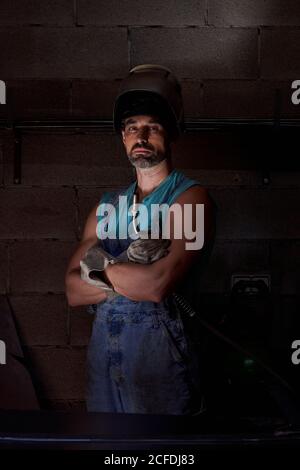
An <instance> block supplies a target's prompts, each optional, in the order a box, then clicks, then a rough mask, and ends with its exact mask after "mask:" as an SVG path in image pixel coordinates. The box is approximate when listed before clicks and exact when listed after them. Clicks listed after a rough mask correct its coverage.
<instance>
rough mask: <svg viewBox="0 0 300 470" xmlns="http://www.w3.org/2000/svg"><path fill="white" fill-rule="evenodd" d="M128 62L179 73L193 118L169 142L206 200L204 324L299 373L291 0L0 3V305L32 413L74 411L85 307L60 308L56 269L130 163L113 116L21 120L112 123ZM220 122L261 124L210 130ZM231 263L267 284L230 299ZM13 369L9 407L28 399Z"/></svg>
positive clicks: (297, 6)
mask: <svg viewBox="0 0 300 470" xmlns="http://www.w3.org/2000/svg"><path fill="white" fill-rule="evenodd" d="M140 63H158V64H162V65H165V66H168V67H170V68H171V69H172V70H173V71H174V72H175V73H176V74H177V75H178V77H179V79H180V81H181V84H182V88H183V98H184V106H185V115H186V118H187V121H188V122H190V123H192V122H195V121H196V122H197V123H198V127H200V128H201V129H200V130H194V131H191V128H192V126H191V125H190V127H189V128H190V131H189V132H186V134H185V135H184V137H183V138H182V139H181V140H180V141H179V142H178V143H177V144H176V145H175V146H174V149H173V155H174V158H173V161H174V166H176V167H177V168H179V169H181V170H182V171H184V172H185V173H186V174H187V175H188V176H191V177H193V178H196V179H198V180H199V181H200V182H201V183H202V184H203V185H204V186H206V187H207V188H208V189H209V191H210V194H211V195H212V197H213V199H214V200H215V202H216V204H217V206H218V220H217V237H216V242H215V246H214V249H213V252H212V256H211V260H210V264H209V266H208V269H207V271H206V274H205V275H204V276H203V278H202V279H201V280H200V279H199V292H201V301H199V305H200V307H201V306H203V313H204V314H205V316H206V318H209V319H210V320H211V321H212V322H213V323H214V324H215V325H219V324H220V323H221V322H222V320H224V317H225V318H226V319H227V320H228V325H230V328H231V329H232V331H231V332H233V334H234V335H235V336H236V337H237V338H238V337H239V338H242V337H243V338H244V337H247V338H246V339H247V340H249V342H250V343H251V342H252V343H253V342H254V343H255V347H254V348H258V349H259V348H261V347H262V346H263V345H265V347H266V349H267V350H268V355H269V356H270V357H271V358H272V360H273V362H274V365H278V366H279V368H280V369H281V371H282V372H284V373H285V374H286V375H287V376H288V377H290V379H291V381H292V382H294V383H295V384H296V383H299V382H297V381H298V376H299V371H300V365H299V366H295V365H292V364H291V353H292V350H291V343H292V341H293V340H295V339H300V325H299V307H300V301H299V279H300V264H299V263H300V261H299V260H300V222H299V196H300V180H299V162H298V159H299V156H298V155H299V148H298V147H297V145H299V144H298V142H299V139H298V132H299V130H298V128H297V127H295V126H293V127H292V128H290V127H289V128H288V129H285V127H284V125H285V124H286V123H290V122H291V121H289V120H292V119H293V120H295V123H296V124H297V120H298V119H299V118H300V105H299V106H295V105H293V104H292V103H291V93H292V91H291V83H292V81H293V80H297V79H300V2H299V1H297V0H294V1H292V0H280V1H279V0H267V1H262V0H203V1H201V0H198V1H196V0H190V1H179V0H165V1H157V0H154V1H151V2H150V1H148V0H139V1H117V0H110V1H99V0H85V1H83V0H77V1H75V0H61V1H58V0H57V1H47V0H32V1H29V0H27V1H17V0H0V79H1V80H4V81H5V82H6V85H7V105H1V106H0V120H1V127H0V264H1V270H0V293H1V310H2V312H3V318H4V316H5V315H6V316H7V317H8V316H10V315H12V316H13V318H14V320H15V325H16V329H17V332H18V335H19V338H20V341H21V345H22V348H23V353H24V357H23V358H21V359H20V356H21V353H20V351H18V353H16V352H15V351H12V346H11V343H9V344H8V353H10V354H12V355H14V356H15V358H16V357H19V359H18V361H19V362H20V361H21V362H24V363H25V364H26V367H27V368H28V370H29V371H30V373H31V377H32V379H33V382H34V385H35V387H36V390H37V395H38V399H39V403H40V406H42V407H43V408H48V409H70V408H72V409H73V408H84V373H85V354H86V346H87V343H88V339H89V335H90V332H91V324H92V316H91V315H88V314H87V313H86V309H85V307H82V308H69V307H68V306H67V303H66V299H65V295H64V274H65V270H66V267H67V263H68V260H69V257H70V256H71V254H72V252H73V251H74V249H75V247H76V245H77V243H78V241H79V240H80V237H81V234H82V229H83V226H84V222H85V219H86V217H87V214H88V213H89V211H90V210H91V208H92V207H93V206H94V205H95V203H96V202H97V201H98V200H100V197H101V194H102V193H103V191H104V190H108V189H111V188H118V187H120V186H126V185H128V184H129V183H130V182H131V181H132V178H133V172H132V169H131V167H130V166H129V165H128V163H127V158H126V156H125V155H124V152H123V149H122V145H121V142H120V140H119V138H118V137H116V136H115V135H114V134H113V132H112V130H111V127H110V123H108V125H107V127H106V128H105V126H103V128H100V127H99V128H98V129H95V128H91V127H83V126H82V125H80V124H78V125H77V126H76V127H75V128H74V127H69V128H65V127H64V128H57V127H51V126H50V127H47V128H43V129H41V128H40V127H31V128H30V130H29V129H28V128H27V129H25V128H24V127H22V124H23V125H24V123H25V122H26V121H29V120H36V121H54V120H62V121H65V120H79V119H80V120H83V121H86V122H87V120H97V121H99V122H102V121H111V117H112V107H113V102H114V99H115V97H116V93H117V90H118V86H119V83H120V80H121V79H122V78H123V77H124V76H125V75H126V73H127V72H128V70H129V68H130V67H132V66H134V65H137V64H140ZM209 119H214V120H216V121H214V122H213V124H212V125H211V129H210V130H208V129H205V123H206V126H207V120H209ZM227 119H242V120H252V119H261V120H268V121H267V123H268V125H266V126H265V127H264V126H262V128H261V129H259V130H258V129H257V128H256V127H255V128H254V127H253V126H252V125H249V126H247V127H243V130H242V131H241V127H240V126H237V127H235V126H233V127H226V126H223V127H221V128H220V127H219V126H218V124H217V123H218V122H220V120H223V121H224V120H225V123H226V122H227V121H226V120H227ZM257 122H258V121H257ZM201 123H202V124H201ZM258 123H260V124H261V125H262V123H261V122H260V121H259V122H258ZM102 124H103V122H102ZM18 126H19V127H18ZM105 129H106V130H105ZM16 140H18V142H19V143H20V144H21V146H20V147H19V149H20V150H19V154H16ZM16 155H17V156H18V157H17V160H16ZM20 162H21V166H20ZM16 168H17V170H16ZM18 168H19V169H20V168H21V173H20V172H19V171H18ZM16 174H17V178H16ZM264 178H265V179H264ZM241 272H242V273H248V274H249V273H250V274H251V273H252V274H253V273H266V274H269V275H270V278H271V287H270V293H269V294H268V295H267V296H265V297H263V298H261V297H259V296H254V297H252V298H251V300H249V298H247V297H241V298H238V299H235V298H234V299H233V298H232V292H231V276H232V275H233V274H236V273H241ZM2 312H0V314H1V313H2ZM248 327H249V328H248ZM243 329H244V330H246V333H245V331H244V332H242V330H243ZM247 335H248V336H247ZM251 335H252V336H251ZM249 336H250V339H249ZM0 338H1V339H4V338H3V335H2V334H1V331H0ZM255 339H257V342H256V341H255ZM0 367H2V368H3V367H6V366H0ZM297 367H298V369H297ZM3 370H4V369H2V371H3ZM17 375H18V374H17ZM17 375H16V377H17ZM18 380H19V379H17V378H15V384H16V386H15V388H14V390H15V393H16V396H15V397H13V396H11V397H12V398H11V403H12V405H11V404H10V405H9V406H13V407H20V408H26V407H27V406H28V402H27V404H26V399H25V398H24V396H25V394H23V389H22V386H20V385H19V383H18ZM22 380H24V379H22ZM22 380H21V383H23V382H22ZM4 403H6V402H5V401H4ZM0 406H1V403H0ZM5 406H6V404H4V407H5ZM30 406H31V405H30Z"/></svg>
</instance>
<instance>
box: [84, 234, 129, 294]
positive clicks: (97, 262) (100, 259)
mask: <svg viewBox="0 0 300 470" xmlns="http://www.w3.org/2000/svg"><path fill="white" fill-rule="evenodd" d="M118 261H120V258H116V257H114V256H112V255H110V254H109V253H107V251H105V250H104V249H103V248H102V247H101V245H100V243H99V242H98V243H96V244H95V245H93V246H92V247H90V248H89V249H88V250H87V252H86V253H85V256H84V258H83V259H82V260H80V267H81V279H82V280H83V281H85V282H87V283H88V284H91V285H92V286H95V287H99V288H100V289H103V290H105V291H106V293H107V296H108V299H110V298H113V297H116V296H117V295H119V294H117V292H115V291H114V290H113V288H112V286H109V285H108V284H107V283H106V282H104V281H103V280H102V279H101V277H100V274H101V272H102V271H104V269H105V268H106V267H107V266H108V265H109V264H114V263H117V262H118Z"/></svg>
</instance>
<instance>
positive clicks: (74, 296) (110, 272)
mask: <svg viewBox="0 0 300 470" xmlns="http://www.w3.org/2000/svg"><path fill="white" fill-rule="evenodd" d="M176 204H179V205H180V206H182V207H183V205H184V204H191V205H192V228H193V230H195V229H196V204H204V243H205V244H206V243H207V242H209V240H210V238H211V237H212V236H213V230H214V221H213V204H212V201H211V199H210V197H209V195H208V192H207V190H206V189H205V188H202V187H200V186H193V187H191V188H189V189H188V190H186V191H184V192H183V193H182V194H181V195H180V196H179V197H178V198H177V200H176ZM96 208H97V206H96V207H95V208H94V209H93V210H92V212H91V213H90V215H89V217H88V219H87V222H86V225H85V228H84V232H83V236H82V241H81V242H80V244H79V246H78V247H77V249H76V251H75V253H74V254H73V256H72V257H71V259H70V262H69V265H68V268H67V271H66V275H65V285H66V295H67V299H68V303H69V305H71V306H78V305H88V304H92V303H99V302H101V301H102V300H105V299H106V297H107V294H106V292H105V291H103V290H101V289H99V288H98V287H95V286H91V285H89V284H87V283H86V282H84V281H82V279H81V278H80V264H79V261H80V259H82V258H83V256H84V254H85V252H86V251H87V250H88V248H90V247H91V246H93V245H94V244H95V243H97V241H98V239H97V235H96V226H97V219H96ZM171 209H172V206H171ZM168 220H169V222H170V239H171V245H170V247H169V254H168V255H167V256H165V257H164V258H161V259H159V260H158V261H155V262H154V263H152V264H149V265H141V264H135V263H117V264H114V265H109V266H108V267H107V268H106V269H105V276H106V277H107V279H108V281H109V282H110V283H111V284H112V286H113V287H114V290H115V291H116V292H118V293H119V294H121V295H124V296H125V297H128V298H129V299H131V300H135V301H145V300H148V301H153V302H160V301H161V300H162V299H163V298H164V297H165V296H167V295H168V294H169V293H170V292H172V290H173V289H174V287H175V286H176V284H177V283H178V282H179V281H180V280H181V279H183V278H184V276H185V275H186V274H187V272H188V270H189V268H190V267H191V265H192V264H193V262H194V261H195V259H196V258H197V257H198V255H199V250H187V249H186V243H187V242H191V240H187V239H186V238H185V236H184V233H185V232H184V230H182V233H183V237H182V239H176V238H174V226H175V225H174V224H175V222H174V213H173V211H172V210H170V213H169V219H168Z"/></svg>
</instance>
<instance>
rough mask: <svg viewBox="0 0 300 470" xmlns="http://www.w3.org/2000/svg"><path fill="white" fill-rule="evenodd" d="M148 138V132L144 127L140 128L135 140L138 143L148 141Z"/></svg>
mask: <svg viewBox="0 0 300 470" xmlns="http://www.w3.org/2000/svg"><path fill="white" fill-rule="evenodd" d="M148 137H149V132H148V128H147V127H146V126H145V127H141V128H140V129H139V131H138V134H137V139H138V142H142V141H146V142H147V141H148Z"/></svg>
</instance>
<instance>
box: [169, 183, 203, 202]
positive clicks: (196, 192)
mask: <svg viewBox="0 0 300 470" xmlns="http://www.w3.org/2000/svg"><path fill="white" fill-rule="evenodd" d="M209 201H210V195H209V192H208V189H207V188H206V187H205V186H201V184H200V183H199V184H196V183H195V184H194V185H193V186H190V187H189V188H187V189H185V190H184V191H183V192H182V193H181V194H180V195H179V196H178V197H177V198H176V200H175V201H174V202H175V203H179V204H186V203H193V202H195V203H201V202H202V203H205V202H209Z"/></svg>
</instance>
